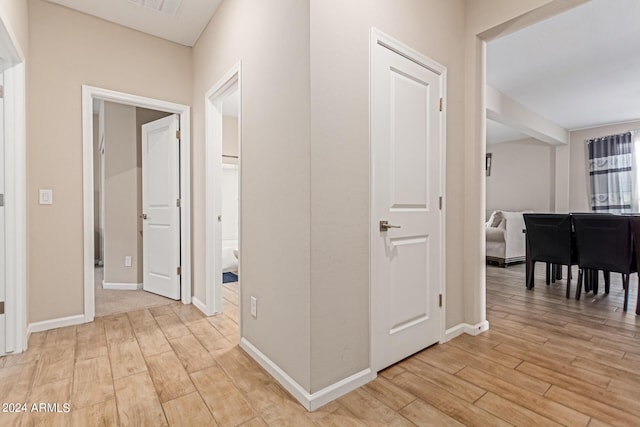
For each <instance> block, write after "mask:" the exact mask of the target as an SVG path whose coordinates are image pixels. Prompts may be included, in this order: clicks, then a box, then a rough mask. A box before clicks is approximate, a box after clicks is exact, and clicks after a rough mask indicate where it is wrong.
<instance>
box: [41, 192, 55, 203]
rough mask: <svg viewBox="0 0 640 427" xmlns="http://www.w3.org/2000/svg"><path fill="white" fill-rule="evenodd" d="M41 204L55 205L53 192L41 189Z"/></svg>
mask: <svg viewBox="0 0 640 427" xmlns="http://www.w3.org/2000/svg"><path fill="white" fill-rule="evenodd" d="M40 204H41V205H52V204H53V190H51V189H50V188H41V189H40Z"/></svg>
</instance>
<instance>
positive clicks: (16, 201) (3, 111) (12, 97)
mask: <svg viewBox="0 0 640 427" xmlns="http://www.w3.org/2000/svg"><path fill="white" fill-rule="evenodd" d="M0 12H1V11H0ZM0 15H1V13H0ZM25 150H26V144H25V66H24V56H23V54H22V52H21V51H20V47H19V45H18V43H17V42H16V41H15V40H14V38H13V36H12V35H11V34H10V30H9V28H8V27H7V26H5V21H4V17H3V16H0V356H2V355H5V354H11V353H20V352H22V351H23V350H24V349H25V348H26V345H27V342H26V335H27V334H26V329H27V326H26V313H27V307H26V287H27V286H26V195H25V194H26V190H25V188H26V161H25Z"/></svg>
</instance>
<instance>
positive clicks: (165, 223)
mask: <svg viewBox="0 0 640 427" xmlns="http://www.w3.org/2000/svg"><path fill="white" fill-rule="evenodd" d="M178 123H179V119H178V115H176V114H174V115H171V116H167V117H164V118H162V119H160V120H156V121H154V122H150V123H147V124H145V125H143V126H142V212H143V214H142V218H143V227H142V233H143V234H142V241H143V243H142V244H143V249H142V253H143V274H144V278H143V279H144V283H143V289H144V290H145V291H148V292H153V293H155V294H158V295H162V296H165V297H167V298H172V299H176V300H177V299H180V207H179V204H180V202H179V199H180V182H179V177H180V168H179V161H180V158H179V152H180V151H179V150H180V144H179V142H180V139H179V132H178V127H179V124H178Z"/></svg>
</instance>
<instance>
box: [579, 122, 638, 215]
mask: <svg viewBox="0 0 640 427" xmlns="http://www.w3.org/2000/svg"><path fill="white" fill-rule="evenodd" d="M633 145H634V144H633V135H632V133H631V132H626V133H623V134H620V135H611V136H605V137H603V138H595V139H591V140H588V141H587V152H588V163H589V164H588V167H589V184H590V191H591V210H592V211H594V212H609V213H630V212H637V211H638V209H637V206H636V205H637V197H636V196H635V183H636V178H635V170H634V166H633V165H634V162H635V153H634V146H633Z"/></svg>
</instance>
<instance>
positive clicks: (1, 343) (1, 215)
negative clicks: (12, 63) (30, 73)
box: [0, 72, 7, 355]
mask: <svg viewBox="0 0 640 427" xmlns="http://www.w3.org/2000/svg"><path fill="white" fill-rule="evenodd" d="M0 85H1V86H2V91H4V73H3V72H0ZM4 145H5V132H4V95H0V197H2V201H1V202H0V355H2V354H5V353H6V348H5V340H6V332H7V330H6V320H5V319H6V316H5V301H6V277H5V272H6V266H5V256H6V255H5V254H6V250H5V247H6V246H5V226H6V216H5V209H4V195H5V188H4V173H5V171H4V169H5V167H4V164H5V156H4Z"/></svg>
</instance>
